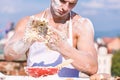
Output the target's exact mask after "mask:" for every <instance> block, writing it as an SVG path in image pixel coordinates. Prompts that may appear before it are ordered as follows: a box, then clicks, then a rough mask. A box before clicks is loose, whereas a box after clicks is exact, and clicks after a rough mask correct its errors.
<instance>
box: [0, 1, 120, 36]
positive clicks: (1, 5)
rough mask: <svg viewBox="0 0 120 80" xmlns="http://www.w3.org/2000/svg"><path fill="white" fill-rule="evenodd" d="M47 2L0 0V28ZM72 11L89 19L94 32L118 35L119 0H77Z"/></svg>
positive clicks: (34, 10) (38, 10) (45, 4)
mask: <svg viewBox="0 0 120 80" xmlns="http://www.w3.org/2000/svg"><path fill="white" fill-rule="evenodd" d="M49 3H50V0H0V29H2V28H3V27H4V26H5V24H6V23H8V22H9V21H12V22H15V23H17V21H18V20H19V19H20V18H22V17H24V16H27V15H32V14H36V13H39V12H40V11H42V10H44V9H46V8H47V7H49ZM74 11H75V12H77V13H78V14H79V15H81V16H83V17H88V18H89V19H91V21H92V22H93V25H94V29H95V32H96V34H97V33H101V34H103V33H105V34H104V36H109V35H110V34H109V33H111V35H112V36H116V35H120V0H78V4H77V5H76V7H75V8H74ZM107 32H108V33H107Z"/></svg>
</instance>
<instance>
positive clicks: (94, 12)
mask: <svg viewBox="0 0 120 80" xmlns="http://www.w3.org/2000/svg"><path fill="white" fill-rule="evenodd" d="M81 14H82V15H88V16H91V15H97V14H98V12H97V11H96V10H84V11H82V12H81Z"/></svg>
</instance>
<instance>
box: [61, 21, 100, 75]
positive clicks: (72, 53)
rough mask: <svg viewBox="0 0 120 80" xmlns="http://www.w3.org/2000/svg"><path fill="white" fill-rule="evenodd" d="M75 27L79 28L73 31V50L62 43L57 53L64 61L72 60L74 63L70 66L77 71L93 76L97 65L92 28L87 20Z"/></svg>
mask: <svg viewBox="0 0 120 80" xmlns="http://www.w3.org/2000/svg"><path fill="white" fill-rule="evenodd" d="M77 26H79V27H78V28H77V29H74V30H75V31H76V34H77V40H76V41H77V42H76V46H75V47H74V48H73V47H71V46H69V45H68V44H67V43H64V46H62V47H60V50H59V51H60V52H61V54H62V55H63V56H64V57H65V58H66V59H67V58H71V59H73V60H74V62H73V63H72V65H73V66H74V67H75V68H76V69H78V70H79V71H81V72H84V73H86V74H88V75H92V74H95V73H96V72H97V68H98V64H97V54H96V50H95V47H94V31H93V29H92V27H93V26H92V24H91V23H90V21H89V20H88V19H86V20H84V21H83V22H82V23H78V24H77ZM62 45H63V44H62ZM76 47H77V49H76Z"/></svg>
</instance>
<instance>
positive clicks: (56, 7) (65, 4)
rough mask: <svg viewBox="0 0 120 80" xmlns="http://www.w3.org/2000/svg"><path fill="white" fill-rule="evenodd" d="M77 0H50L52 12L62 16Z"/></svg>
mask: <svg viewBox="0 0 120 80" xmlns="http://www.w3.org/2000/svg"><path fill="white" fill-rule="evenodd" d="M77 1H78V0H51V7H52V9H53V11H54V14H55V15H57V16H59V17H63V16H65V15H67V14H68V13H69V12H70V11H71V10H72V9H73V8H74V7H75V5H76V3H77Z"/></svg>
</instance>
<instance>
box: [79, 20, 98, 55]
mask: <svg viewBox="0 0 120 80" xmlns="http://www.w3.org/2000/svg"><path fill="white" fill-rule="evenodd" d="M80 27H81V28H80V33H79V37H78V42H77V48H78V50H82V51H85V52H86V53H90V54H91V55H95V56H96V49H95V46H94V29H93V25H92V23H91V21H90V20H88V19H85V20H84V21H83V23H82V24H81V26H80Z"/></svg>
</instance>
